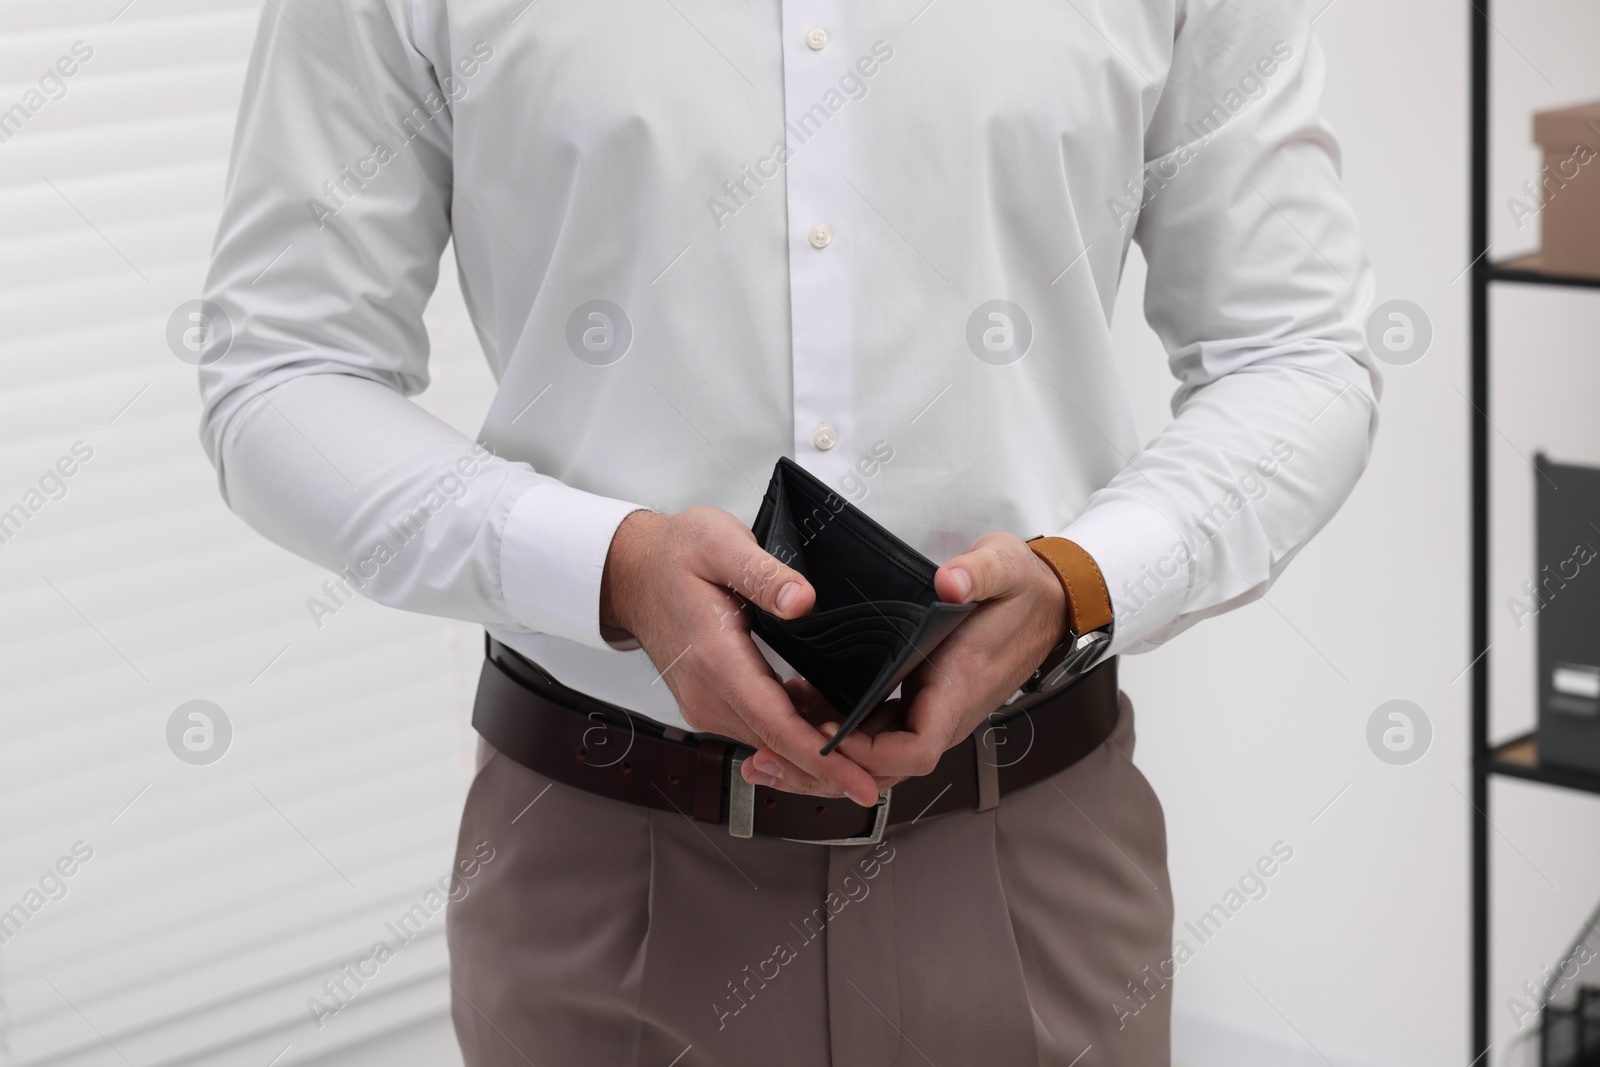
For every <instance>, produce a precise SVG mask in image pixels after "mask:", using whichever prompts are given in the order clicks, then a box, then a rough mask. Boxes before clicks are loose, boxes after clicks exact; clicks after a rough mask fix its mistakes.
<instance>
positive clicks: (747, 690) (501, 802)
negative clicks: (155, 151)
mask: <svg viewBox="0 0 1600 1067" xmlns="http://www.w3.org/2000/svg"><path fill="white" fill-rule="evenodd" d="M1307 19H1308V14H1307V12H1306V11H1305V10H1304V9H1303V6H1302V5H1299V4H1296V3H1292V2H1290V0H1259V2H1256V3H1239V2H1233V0H1128V2H1123V3H1115V4H1095V3H1090V4H1071V3H1069V4H1057V3H1043V2H1038V0H1028V2H1022V3H1015V4H983V5H973V4H961V3H955V2H952V0H944V2H942V3H940V2H937V0H936V2H934V3H928V4H923V3H920V2H918V3H913V4H910V5H898V4H897V5H881V4H843V3H838V2H836V0H758V2H756V3H753V4H728V3H720V2H717V0H698V2H689V0H677V2H667V3H636V2H628V0H584V2H581V3H580V2H577V0H536V2H534V3H527V2H526V0H505V2H501V0H343V2H341V3H338V4H330V3H325V2H315V0H273V2H272V3H269V4H268V6H267V8H266V10H265V13H264V16H263V22H262V26H261V32H260V37H259V40H258V42H257V45H256V52H255V57H254V60H253V62H252V64H251V68H250V73H249V77H248V81H247V85H246V91H245V96H244V101H243V107H242V110H241V115H240V120H239V129H238V138H237V143H236V147H235V158H234V162H233V167H232V171H231V174H230V177H229V183H228V190H227V202H226V207H225V211H224V217H223V221H222V226H221V230H220V233H219V236H218V240H217V245H216V251H215V259H214V262H213V266H212V270H211V275H210V279H209V282H208V286H207V294H206V295H207V297H208V298H209V299H210V300H211V301H213V302H214V303H215V304H216V305H218V306H219V307H220V309H221V310H222V312H223V313H224V314H225V315H226V317H227V319H228V321H229V322H230V323H231V325H232V330H233V340H232V346H231V349H230V350H229V351H228V352H227V354H226V355H225V356H224V357H223V358H221V359H220V360H218V361H217V362H215V363H213V364H211V365H209V366H207V367H205V368H204V370H203V371H202V387H203V393H204V399H205V417H204V427H203V438H204V441H205V443H206V446H207V448H208V449H209V451H210V454H211V456H212V458H213V460H214V461H215V462H216V464H217V467H218V470H219V472H220V476H221V481H222V486H223V491H224V493H225V495H226V496H227V498H228V500H229V502H230V505H231V506H232V507H233V509H234V510H235V511H236V512H237V513H238V514H240V515H241V516H242V517H243V518H245V519H246V520H247V521H248V522H250V523H251V524H252V525H254V526H255V527H257V528H258V529H259V530H260V531H261V532H263V533H264V534H266V535H267V536H269V537H271V538H273V539H274V540H276V541H277V542H279V543H280V544H282V545H284V546H286V547H288V548H290V549H292V550H293V551H296V552H298V553H300V554H302V555H304V556H305V557H307V558H309V559H312V560H315V561H317V562H319V563H322V564H324V565H325V566H328V567H330V568H332V569H335V570H338V571H340V573H341V574H343V575H344V576H345V580H346V581H348V582H349V583H350V584H351V585H352V587H354V588H359V590H360V591H361V592H362V593H364V594H365V595H367V596H369V597H372V598H373V599H376V600H378V601H381V602H383V603H387V604H391V605H394V606H397V607H401V608H405V609H409V610H415V611H425V612H431V613H435V614H440V615H448V616H453V617H456V618H462V619H470V620H475V621H482V622H483V623H484V624H485V625H486V626H487V628H488V631H489V634H490V637H491V638H492V640H491V642H490V646H489V647H490V656H489V659H488V660H487V662H486V664H485V668H484V675H483V681H482V684H481V686H480V690H479V697H478V705H477V708H476V710H475V714H474V721H475V724H476V725H477V726H478V727H479V729H480V732H482V733H484V734H485V736H486V738H487V739H488V740H487V741H486V744H485V748H484V751H483V757H484V761H483V762H482V764H481V768H480V771H479V774H478V777H477V779H476V781H475V783H474V785H473V788H472V791H471V794H470V796H469V798H468V801H467V804H466V811H465V814H464V818H463V826H462V834H461V839H460V841H461V845H460V848H461V850H462V853H461V854H462V857H463V862H467V861H469V860H470V856H471V850H472V849H474V847H475V846H477V845H478V843H480V842H488V843H490V845H491V846H492V847H493V848H494V850H495V855H496V858H495V862H494V863H493V864H492V865H483V866H482V867H481V868H478V869H477V874H476V877H475V879H474V883H473V888H472V891H471V893H470V894H469V895H467V896H466V897H465V898H464V899H463V900H461V901H460V902H458V903H457V904H455V905H453V907H452V911H451V915H450V927H449V931H450V945H451V951H452V985H453V988H454V1018H455V1024H456V1029H457V1033H458V1035H459V1037H460V1040H461V1044H462V1047H463V1050H464V1053H465V1056H466V1059H467V1061H468V1062H469V1063H470V1064H474V1065H486V1064H518V1063H536V1064H541V1065H543V1064H548V1063H582V1064H613V1063H616V1064H659V1065H663V1067H664V1065H666V1064H668V1063H675V1064H682V1065H685V1067H687V1065H723V1064H736V1063H763V1064H824V1063H830V1062H831V1063H834V1064H836V1065H841V1067H842V1065H857V1064H861V1065H866V1064H873V1065H877V1064H911V1063H924V1062H927V1063H939V1064H971V1063H983V1064H991V1065H995V1064H998V1065H1021V1064H1029V1065H1033V1064H1059V1065H1062V1067H1065V1065H1068V1064H1072V1063H1081V1064H1083V1065H1084V1067H1092V1065H1097V1064H1126V1065H1135V1064H1137V1065H1140V1067H1148V1065H1152V1064H1163V1063H1167V1062H1169V1055H1170V1054H1169V1051H1168V1018H1169V1008H1170V1004H1171V988H1170V980H1171V978H1172V975H1173V963H1172V949H1171V940H1170V937H1171V896H1170V890H1169V886H1168V881H1167V875H1166V857H1165V839H1164V827H1163V823H1162V816H1161V811H1160V807H1159V804H1158V803H1157V801H1156V799H1155V797H1154V795H1153V794H1152V792H1151V791H1150V789H1149V787H1148V785H1147V784H1146V783H1145V781H1144V779H1143V777H1142V776H1141V775H1140V774H1139V772H1138V771H1137V770H1136V769H1135V768H1134V766H1133V765H1132V763H1131V762H1130V757H1131V754H1132V750H1133V722H1132V709H1131V706H1130V705H1129V704H1128V702H1127V700H1126V698H1120V699H1119V698H1118V696H1117V690H1116V682H1115V663H1116V659H1115V657H1116V656H1117V655H1118V654H1121V653H1127V652H1138V651H1144V650H1147V649H1150V648H1152V647H1154V646H1156V645H1158V644H1159V643H1161V642H1162V641H1164V640H1166V639H1168V638H1170V637H1172V636H1173V635H1174V634H1176V633H1178V632H1180V631H1181V630H1183V629H1185V628H1186V627H1188V626H1190V625H1192V624H1193V623H1194V622H1196V621H1198V620H1199V619H1201V618H1204V617H1206V616H1209V615H1214V614H1216V613H1218V612H1221V611H1225V610H1227V609H1229V608H1232V607H1235V606H1237V605H1239V604H1242V603H1245V602H1247V601H1249V600H1251V599H1253V598H1255V597H1257V596H1259V595H1260V594H1261V592H1262V591H1263V590H1264V589H1265V587H1266V586H1267V585H1268V584H1269V583H1270V582H1271V581H1272V580H1273V579H1274V578H1276V576H1277V575H1278V574H1279V573H1280V572H1281V570H1282V569H1283V567H1284V566H1285V565H1286V564H1287V563H1288V561H1289V560H1290V559H1291V558H1292V557H1293V556H1294V554H1295V553H1296V552H1297V551H1298V550H1299V549H1300V548H1301V547H1302V546H1303V545H1304V544H1305V542H1306V541H1307V540H1308V539H1309V538H1310V536H1311V535H1312V534H1313V533H1314V532H1315V531H1316V530H1317V529H1319V528H1320V526H1321V525H1322V524H1323V523H1324V522H1326V521H1327V520H1328V518H1329V517H1330V515H1331V514H1332V512H1333V510H1334V509H1335V508H1336V507H1337V505H1338V504H1339V503H1340V501H1342V499H1343V498H1344V496H1345V495H1346V494H1347V493H1348V491H1349V489H1350V487H1351V485H1352V484H1353V483H1354V481H1355V479H1356V477H1357V476H1358V474H1359V472H1360V470H1361V468H1362V466H1363V464H1364V463H1365V460H1366V456H1367V453H1368V449H1369V444H1370V437H1371V433H1372V432H1373V427H1374V424H1375V412H1376V394H1377V388H1378V381H1377V376H1376V374H1375V372H1374V369H1373V366H1372V363H1371V360H1370V357H1369V355H1368V354H1367V352H1366V350H1365V346H1364V342H1363V339H1362V333H1363V331H1362V326H1361V323H1362V318H1363V315H1364V313H1365V308H1366V305H1367V302H1368V300H1369V297H1370V291H1371V280H1370V274H1369V271H1368V267H1367V264H1366V260H1365V257H1364V255H1363V253H1362V250H1361V247H1360V243H1359V239H1358V237H1357V234H1356V229H1355V226H1354V223H1353V220H1352V218H1351V215H1350V211H1349V209H1348V207H1347V205H1346V203H1345V199H1344V196H1343V194H1342V191H1341V189H1340V185H1339V181H1338V177H1337V148H1336V145H1335V143H1334V141H1333V139H1332V136H1331V134H1330V133H1329V131H1328V130H1327V129H1326V128H1325V127H1324V126H1323V124H1322V123H1321V121H1320V120H1319V118H1318V115H1317V109H1318V103H1319V97H1320V91H1321V82H1322V60H1321V54H1320V52H1319V50H1318V48H1317V45H1316V44H1315V42H1314V40H1313V38H1312V36H1311V31H1310V27H1309V24H1308V21H1307ZM1135 238H1137V239H1138V240H1139V241H1140V243H1141V246H1142V248H1143V251H1144V255H1145V257H1146V259H1147V260H1148V263H1149V273H1148V278H1147V282H1146V287H1147V288H1146V298H1145V307H1146V315H1147V317H1148V318H1149V320H1150V322H1151V323H1152V325H1153V326H1154V328H1155V330H1156V331H1157V333H1158V334H1159V335H1160V336H1161V338H1162V341H1163V342H1164V344H1165V345H1166V347H1167V349H1168V351H1169V353H1170V362H1171V368H1172V372H1173V374H1174V375H1175V376H1176V377H1177V379H1178V381H1179V383H1180V387H1179V389H1178V392H1177V395H1176V397H1175V398H1174V402H1173V412H1174V416H1175V418H1174V421H1173V422H1172V424H1171V425H1170V426H1169V427H1168V428H1167V429H1166V430H1165V431H1164V432H1163V433H1161V434H1160V435H1159V436H1157V437H1156V438H1155V439H1154V440H1153V441H1151V442H1149V443H1148V444H1147V445H1146V446H1145V447H1144V448H1143V449H1142V450H1141V449H1140V447H1139V443H1138V441H1137V440H1136V439H1135V437H1134V430H1133V424H1132V420H1131V416H1130V412H1129V409H1128V405H1127V402H1126V399H1125V398H1124V396H1123V393H1122V390H1121V387H1120V384H1119V382H1118V378H1117V372H1116V369H1115V363H1114V358H1113V351H1112V345H1111V335H1110V330H1109V324H1108V320H1109V316H1110V313H1111V309H1112V306H1113V303H1114V299H1115V291H1116V287H1117V283H1118V280H1119V278H1120V274H1121V270H1122V265H1123V261H1124V258H1125V256H1126V253H1127V250H1128V245H1129V242H1130V241H1131V240H1133V239H1135ZM452 239H453V241H454V246H455V254H456V259H457V262H458V265H459V269H460V275H461V282H462V289H463V292H464V294H465V296H466V300H467V303H468V306H469V308H470V310H471V312H472V314H473V318H474V321H475V323H476V325H477V328H478V332H479V337H480V340H481V341H482V343H483V347H484V349H485V352H486V354H487V356H488V359H489V361H490V363H491V365H492V367H493V369H494V372H495V375H496V377H497V379H498V382H499V387H498V392H497V393H496V396H495V400H494V403H493V405H492V406H491V408H490V410H489V412H488V414H487V417H486V420H485V422H484V426H483V429H482V432H481V433H480V435H479V442H480V445H475V444H474V443H473V442H471V441H469V440H468V439H466V438H464V437H463V436H461V435H460V434H458V433H456V432H455V431H454V430H452V429H450V428H449V427H447V426H445V425H444V424H442V423H441V422H439V421H437V420H435V419H434V418H432V417H431V416H429V415H427V414H425V413H424V412H423V411H422V410H421V409H419V408H418V407H416V406H415V405H413V404H412V403H411V402H410V401H409V400H408V399H407V397H408V395H410V394H414V393H417V392H419V391H421V390H422V389H423V388H425V387H426V385H427V370H426V362H427V348H428V345H427V337H426V333H425V331H424V328H423V325H422V320H421V313H422V309H423V307H424V305H425V303H426V301H427V299H428V297H429V294H430V293H431V291H432V289H433V287H434V283H435V280H436V277H437V269H438V263H439V260H440V256H441V253H442V251H443V249H444V247H445V245H446V242H447V241H450V240H452ZM780 456H790V457H793V458H794V459H796V460H797V461H798V462H799V463H800V465H801V466H802V467H804V468H805V469H806V470H808V471H810V472H811V473H812V474H814V475H815V476H817V477H818V478H820V479H821V480H822V481H823V482H824V483H826V484H827V485H828V486H829V487H830V489H831V491H832V492H833V493H835V494H837V496H835V497H831V498H830V499H829V500H828V502H827V509H826V510H827V511H828V512H829V513H834V512H838V511H840V510H842V509H843V502H844V501H845V500H846V499H848V500H851V501H853V502H854V503H855V504H857V505H859V506H860V507H861V509H862V510H863V511H865V512H866V513H868V514H869V515H871V516H872V517H873V518H874V519H876V520H877V521H879V522H881V523H882V524H883V525H884V526H885V527H887V528H888V529H889V530H891V531H892V532H894V533H895V534H897V535H899V536H900V537H902V538H904V539H905V540H906V541H908V542H909V543H910V544H911V545H912V546H914V547H915V548H916V549H918V550H919V551H920V552H922V553H924V554H926V555H927V556H929V557H930V558H932V559H934V560H940V561H943V565H942V566H941V567H940V568H939V570H938V572H937V575H936V577H935V585H936V588H937V592H938V595H939V596H940V597H941V598H942V599H943V600H945V601H950V602H970V603H976V604H977V605H978V607H977V608H976V610H974V611H973V612H972V613H971V614H970V615H968V616H967V617H966V619H965V620H964V621H963V622H962V623H961V624H960V626H959V627H958V628H957V629H956V631H955V632H954V634H953V635H952V636H951V637H950V638H948V639H947V640H946V641H945V642H944V643H943V644H942V645H940V646H939V647H938V648H937V649H936V650H935V651H934V652H933V654H932V655H931V657H930V658H929V659H928V661H927V662H926V663H925V664H924V665H922V666H921V667H919V668H918V670H917V673H915V674H914V675H912V676H911V678H909V679H908V680H907V682H906V684H905V685H904V686H903V688H902V691H901V693H900V695H899V697H898V698H896V702H895V705H894V706H895V707H896V708H898V709H899V711H900V712H901V713H902V715H903V718H902V719H901V721H899V722H898V723H896V722H894V721H887V722H886V721H883V720H881V719H880V720H879V721H877V722H875V724H874V727H873V728H872V729H870V730H864V731H859V732H857V733H854V734H851V735H850V736H847V737H846V738H844V739H843V741H842V743H841V744H840V745H839V746H838V748H837V749H836V750H835V751H833V752H831V753H830V754H829V755H827V756H822V755H820V751H821V749H822V748H823V746H824V744H825V743H826V741H827V740H828V739H829V738H831V737H832V736H833V733H834V732H835V731H836V730H837V723H838V720H839V714H840V712H839V710H838V709H833V708H831V707H829V706H828V705H827V704H826V702H824V701H820V700H819V699H818V696H817V693H816V691H815V690H813V689H811V688H810V687H809V686H808V685H807V684H805V683H804V682H802V681H799V680H796V679H794V678H792V677H791V675H792V673H793V672H791V671H788V670H786V669H782V667H783V665H782V664H781V663H777V664H776V665H775V664H774V662H773V661H774V660H776V657H770V658H769V657H768V656H767V655H766V654H765V653H763V652H762V650H761V649H760V647H759V646H758V645H757V644H756V643H755V641H754V640H753V639H752V638H751V636H750V633H749V627H750V620H751V618H752V613H753V611H755V610H761V611H765V612H767V613H768V614H770V615H772V616H775V617H777V618H781V619H788V620H794V619H799V618H803V617H807V615H808V612H810V611H811V610H812V609H813V607H816V608H817V609H818V611H819V612H820V611H821V610H823V609H825V608H827V607H828V605H827V604H825V603H821V600H822V599H823V598H824V591H823V590H820V589H819V587H818V586H817V585H816V584H815V583H814V581H813V578H814V575H812V576H808V573H807V571H806V567H807V564H806V562H805V561H804V560H802V559H799V558H795V559H785V560H779V559H776V558H773V557H772V556H770V555H768V554H766V553H764V552H763V551H762V550H761V549H760V547H759V546H758V545H757V544H756V542H755V540H754V538H753V536H752V534H751V533H750V530H749V529H748V524H749V523H750V522H751V521H752V520H753V519H754V517H755V513H756V508H757V505H758V503H759V502H760V499H761V496H762V493H763V491H764V488H765V486H766V481H767V475H768V472H769V471H770V469H771V467H772V465H773V462H774V460H775V459H777V458H778V457H780ZM1037 535H1050V536H1048V537H1047V538H1046V539H1044V540H1042V541H1034V542H1032V543H1031V544H1030V543H1027V542H1026V541H1025V539H1028V538H1033V537H1035V536H1037ZM829 595H831V594H829ZM819 617H820V615H819ZM843 651H844V652H848V651H849V647H848V642H846V644H845V646H844V647H843ZM1206 681H1211V680H1210V679H1205V680H1202V679H1196V682H1197V684H1203V683H1204V682H1206ZM1216 681H1218V682H1220V681H1221V678H1220V677H1219V678H1218V679H1216ZM880 798H884V799H880ZM535 801H537V807H532V808H530V807H529V805H530V804H533V803H534V802H535ZM841 840H842V841H844V842H846V843H829V842H839V841H841Z"/></svg>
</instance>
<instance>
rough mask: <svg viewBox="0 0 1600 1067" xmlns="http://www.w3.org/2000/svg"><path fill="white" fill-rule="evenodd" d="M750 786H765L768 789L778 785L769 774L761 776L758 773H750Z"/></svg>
mask: <svg viewBox="0 0 1600 1067" xmlns="http://www.w3.org/2000/svg"><path fill="white" fill-rule="evenodd" d="M750 784H751V785H761V786H766V787H767V788H769V789H770V788H771V787H773V786H775V785H777V784H778V780H777V779H776V778H774V777H773V776H772V775H770V774H762V773H761V772H760V771H751V772H750Z"/></svg>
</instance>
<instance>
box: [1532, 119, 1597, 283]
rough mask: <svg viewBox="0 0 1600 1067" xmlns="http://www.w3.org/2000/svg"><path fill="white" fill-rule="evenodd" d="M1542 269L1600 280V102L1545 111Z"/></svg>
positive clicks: (1536, 130)
mask: <svg viewBox="0 0 1600 1067" xmlns="http://www.w3.org/2000/svg"><path fill="white" fill-rule="evenodd" d="M1533 140H1534V143H1535V144H1537V145H1538V146H1539V147H1540V148H1541V149H1542V150H1543V152H1544V168H1543V170H1542V171H1541V173H1540V176H1539V181H1538V182H1537V183H1536V184H1537V185H1538V187H1539V188H1538V190H1537V191H1538V192H1539V194H1540V195H1539V198H1538V200H1537V201H1536V204H1539V203H1542V208H1541V210H1540V217H1539V229H1540V239H1541V241H1542V246H1541V248H1540V249H1539V256H1538V266H1539V269H1541V270H1544V271H1547V272H1549V273H1551V274H1582V275H1588V276H1592V277H1600V101H1595V102H1594V103H1590V104H1579V105H1577V106H1575V107H1563V108H1556V109H1554V110H1552V111H1540V112H1537V113H1535V114H1534V116H1533Z"/></svg>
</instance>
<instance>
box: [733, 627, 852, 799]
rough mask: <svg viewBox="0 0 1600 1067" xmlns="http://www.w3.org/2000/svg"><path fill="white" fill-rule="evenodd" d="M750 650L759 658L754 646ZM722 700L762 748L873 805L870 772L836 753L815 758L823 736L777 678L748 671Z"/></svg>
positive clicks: (846, 794)
mask: <svg viewBox="0 0 1600 1067" xmlns="http://www.w3.org/2000/svg"><path fill="white" fill-rule="evenodd" d="M750 651H751V654H752V655H758V654H757V653H756V652H755V646H753V645H752V646H751V649H750ZM762 663H763V666H765V661H764V660H763V661H762ZM723 699H724V700H726V701H727V702H728V703H729V705H731V706H732V707H733V709H734V711H735V712H736V713H738V715H739V718H740V719H742V720H743V721H744V723H745V725H746V726H747V727H749V728H750V729H751V730H752V731H754V732H755V734H756V735H757V736H758V737H759V738H760V745H761V746H764V747H766V748H770V749H772V750H773V752H775V753H776V754H777V755H779V756H781V757H782V758H783V759H785V760H787V761H788V762H789V763H790V764H792V765H793V766H794V767H795V768H796V769H797V770H799V771H800V772H802V773H804V774H809V775H811V776H812V777H814V778H817V779H818V780H819V781H820V782H821V783H823V784H824V785H827V786H830V787H832V788H834V789H836V790H837V791H838V792H841V793H843V794H844V795H845V796H848V797H849V798H850V799H852V800H854V801H855V802H856V803H857V804H860V805H862V806H863V807H871V806H872V805H873V804H875V803H877V800H878V790H877V786H876V784H875V783H874V782H873V780H872V776H871V775H870V774H868V773H867V772H866V771H864V770H862V769H861V768H860V767H858V766H856V764H854V763H852V762H851V761H850V760H848V759H846V758H845V757H843V756H841V755H840V754H839V753H837V752H832V753H829V754H828V755H826V756H822V755H818V752H819V751H820V750H821V748H822V746H823V744H824V743H825V742H826V738H824V737H823V736H822V735H821V734H820V733H818V732H817V729H816V728H815V727H814V726H812V725H811V724H810V723H808V722H806V721H805V720H804V719H802V718H801V717H800V715H799V713H798V712H796V711H795V710H794V705H793V704H791V703H790V702H789V700H788V698H787V697H786V696H785V695H784V691H783V687H782V686H781V685H779V684H778V681H777V679H776V678H773V677H770V676H767V677H760V676H755V677H752V676H751V674H750V673H745V674H742V675H740V676H737V677H734V678H730V679H729V680H728V682H727V689H726V690H725V692H724V693H723Z"/></svg>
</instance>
